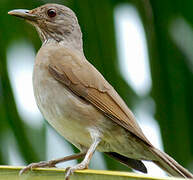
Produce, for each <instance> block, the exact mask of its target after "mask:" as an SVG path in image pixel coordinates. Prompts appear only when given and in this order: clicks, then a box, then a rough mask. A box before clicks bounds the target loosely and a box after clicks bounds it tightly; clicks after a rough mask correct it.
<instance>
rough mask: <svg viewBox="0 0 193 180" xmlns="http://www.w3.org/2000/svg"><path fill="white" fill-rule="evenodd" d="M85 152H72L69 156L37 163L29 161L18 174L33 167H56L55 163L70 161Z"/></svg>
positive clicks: (82, 155)
mask: <svg viewBox="0 0 193 180" xmlns="http://www.w3.org/2000/svg"><path fill="white" fill-rule="evenodd" d="M85 154H86V153H85V152H81V153H78V154H73V155H70V156H66V157H63V158H59V159H55V160H50V161H41V162H38V163H31V164H29V165H28V166H26V167H25V168H23V169H22V170H21V171H20V172H19V175H21V174H23V173H24V172H26V171H28V170H32V169H33V168H41V167H56V164H58V163H61V162H65V161H70V160H73V159H79V158H81V157H84V156H85Z"/></svg>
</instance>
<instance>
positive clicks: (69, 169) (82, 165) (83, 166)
mask: <svg viewBox="0 0 193 180" xmlns="http://www.w3.org/2000/svg"><path fill="white" fill-rule="evenodd" d="M82 169H88V164H87V163H83V162H82V163H80V164H77V165H75V166H73V167H67V168H66V175H65V180H69V179H70V176H71V175H73V173H74V171H76V170H82Z"/></svg>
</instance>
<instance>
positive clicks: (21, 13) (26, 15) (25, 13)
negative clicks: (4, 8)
mask: <svg viewBox="0 0 193 180" xmlns="http://www.w3.org/2000/svg"><path fill="white" fill-rule="evenodd" d="M8 14H9V15H12V16H17V17H20V18H23V19H26V20H29V21H34V20H36V18H37V16H36V15H35V14H32V13H30V11H29V10H27V9H15V10H11V11H9V12H8Z"/></svg>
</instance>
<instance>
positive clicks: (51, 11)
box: [47, 9, 56, 18]
mask: <svg viewBox="0 0 193 180" xmlns="http://www.w3.org/2000/svg"><path fill="white" fill-rule="evenodd" d="M47 14H48V16H49V17H51V18H52V17H55V16H56V10H54V9H49V10H48V11H47Z"/></svg>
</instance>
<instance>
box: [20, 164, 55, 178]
mask: <svg viewBox="0 0 193 180" xmlns="http://www.w3.org/2000/svg"><path fill="white" fill-rule="evenodd" d="M41 167H56V166H55V164H53V163H52V161H41V162H38V163H31V164H29V165H28V166H26V167H25V168H23V169H22V170H21V171H20V172H19V175H22V174H23V173H25V172H26V171H29V170H30V171H32V169H33V168H41Z"/></svg>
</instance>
